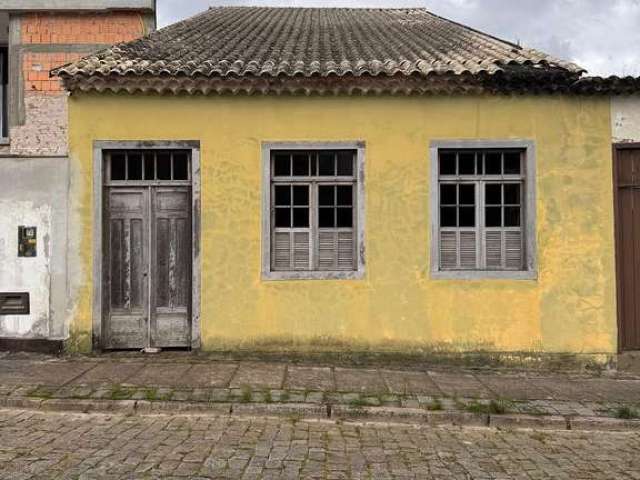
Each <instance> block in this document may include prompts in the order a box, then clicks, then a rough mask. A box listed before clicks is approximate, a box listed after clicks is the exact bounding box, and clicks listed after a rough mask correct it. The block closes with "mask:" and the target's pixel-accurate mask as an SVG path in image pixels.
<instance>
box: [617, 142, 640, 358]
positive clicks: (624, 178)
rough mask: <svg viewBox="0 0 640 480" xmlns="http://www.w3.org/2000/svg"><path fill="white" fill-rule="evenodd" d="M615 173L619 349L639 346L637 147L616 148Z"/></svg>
mask: <svg viewBox="0 0 640 480" xmlns="http://www.w3.org/2000/svg"><path fill="white" fill-rule="evenodd" d="M615 177H616V230H617V232H616V257H617V264H618V316H619V319H618V324H619V329H620V332H619V341H620V350H622V351H626V350H640V147H639V148H637V149H632V148H618V149H617V150H616V159H615Z"/></svg>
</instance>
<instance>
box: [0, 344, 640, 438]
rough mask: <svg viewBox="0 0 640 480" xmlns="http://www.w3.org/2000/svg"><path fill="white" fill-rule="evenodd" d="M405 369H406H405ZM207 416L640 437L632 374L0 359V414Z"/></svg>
mask: <svg viewBox="0 0 640 480" xmlns="http://www.w3.org/2000/svg"><path fill="white" fill-rule="evenodd" d="M412 367H413V368H412ZM2 406H5V407H20V408H40V409H51V410H79V411H104V410H107V411H114V410H128V411H132V412H154V411H182V412H184V411H197V412H199V413H202V412H206V411H210V412H214V413H223V414H248V415H258V414H259V415H291V416H298V417H321V418H327V417H329V418H344V419H350V418H359V419H373V420H385V421H410V422H428V423H453V424H477V425H494V426H501V427H509V426H513V427H535V428H554V429H557V428H561V429H566V428H572V429H614V430H616V429H622V430H625V429H630V428H632V429H635V428H639V429H640V420H638V419H637V416H638V414H640V377H636V376H632V375H625V376H621V375H620V376H618V375H616V374H607V375H599V374H587V373H566V372H565V373H547V374H543V373H541V372H537V371H536V372H534V371H522V370H520V371H517V370H508V369H477V370H472V369H463V368H453V367H442V366H438V367H433V368H424V366H420V367H416V366H415V365H413V366H412V365H408V366H407V368H394V369H386V368H353V367H348V366H346V365H340V366H336V365H331V364H315V365H314V364H308V363H305V364H294V363H287V362H276V361H237V360H231V359H226V358H218V359H216V360H212V359H211V358H209V357H206V356H204V357H203V356H197V355H193V356H190V355H187V354H181V355H176V354H171V353H166V354H165V353H163V354H160V355H154V356H142V355H104V356H100V357H66V358H65V357H62V358H59V357H48V356H42V355H28V354H8V353H0V407H2Z"/></svg>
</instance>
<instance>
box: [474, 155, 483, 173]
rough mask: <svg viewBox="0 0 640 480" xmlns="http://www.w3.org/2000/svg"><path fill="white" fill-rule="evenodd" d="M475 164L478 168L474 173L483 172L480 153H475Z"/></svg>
mask: <svg viewBox="0 0 640 480" xmlns="http://www.w3.org/2000/svg"><path fill="white" fill-rule="evenodd" d="M476 166H477V168H478V169H477V170H476V173H477V174H478V175H482V173H483V171H484V170H483V168H482V155H480V154H478V155H476Z"/></svg>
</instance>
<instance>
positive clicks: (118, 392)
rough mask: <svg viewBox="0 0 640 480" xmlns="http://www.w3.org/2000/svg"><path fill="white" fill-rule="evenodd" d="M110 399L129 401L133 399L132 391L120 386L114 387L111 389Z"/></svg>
mask: <svg viewBox="0 0 640 480" xmlns="http://www.w3.org/2000/svg"><path fill="white" fill-rule="evenodd" d="M109 398H110V399H111V400H129V399H130V398H131V391H130V390H127V389H124V388H122V387H121V386H120V385H114V386H113V387H111V392H110V393H109Z"/></svg>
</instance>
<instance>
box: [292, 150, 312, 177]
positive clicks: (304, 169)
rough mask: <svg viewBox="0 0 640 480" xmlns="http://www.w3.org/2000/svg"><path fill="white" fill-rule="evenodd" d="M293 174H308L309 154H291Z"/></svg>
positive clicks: (304, 175) (302, 175) (301, 175)
mask: <svg viewBox="0 0 640 480" xmlns="http://www.w3.org/2000/svg"><path fill="white" fill-rule="evenodd" d="M293 175H294V176H297V177H307V176H309V155H308V154H306V153H305V154H301V153H296V154H294V155H293Z"/></svg>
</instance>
